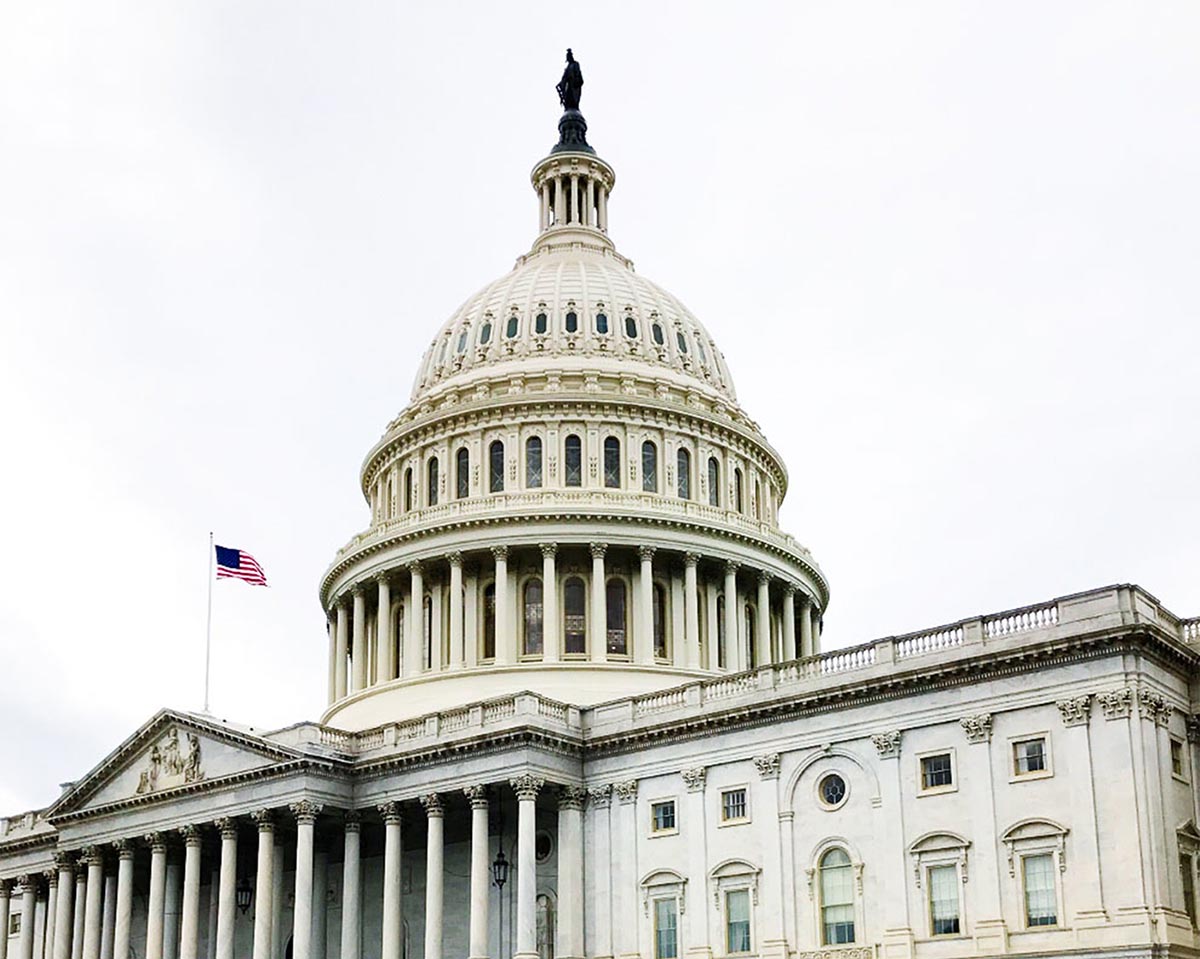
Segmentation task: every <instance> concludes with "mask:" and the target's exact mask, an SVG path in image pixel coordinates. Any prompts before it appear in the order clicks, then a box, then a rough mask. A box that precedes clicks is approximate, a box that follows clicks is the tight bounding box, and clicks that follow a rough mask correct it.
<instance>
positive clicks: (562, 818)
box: [554, 786, 587, 959]
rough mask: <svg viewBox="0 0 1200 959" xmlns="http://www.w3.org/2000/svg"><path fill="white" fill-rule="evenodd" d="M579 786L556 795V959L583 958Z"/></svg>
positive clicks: (580, 800)
mask: <svg viewBox="0 0 1200 959" xmlns="http://www.w3.org/2000/svg"><path fill="white" fill-rule="evenodd" d="M586 795H587V790H586V789H584V788H583V787H582V786H563V787H562V790H561V791H560V792H559V794H558V942H557V944H556V945H555V949H554V955H555V956H556V957H559V959H582V957H583V955H584V950H583V799H584V796H586Z"/></svg>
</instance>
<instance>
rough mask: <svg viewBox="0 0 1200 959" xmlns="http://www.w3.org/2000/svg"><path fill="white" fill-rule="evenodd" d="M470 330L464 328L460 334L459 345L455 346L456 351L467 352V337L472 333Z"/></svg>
mask: <svg viewBox="0 0 1200 959" xmlns="http://www.w3.org/2000/svg"><path fill="white" fill-rule="evenodd" d="M470 332H471V331H470V330H468V329H466V328H465V327H464V328H463V331H462V332H461V333H459V334H458V346H456V347H455V348H454V352H455V353H465V352H466V349H467V338H468V336H469V335H470Z"/></svg>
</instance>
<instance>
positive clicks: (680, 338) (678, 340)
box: [675, 330, 687, 356]
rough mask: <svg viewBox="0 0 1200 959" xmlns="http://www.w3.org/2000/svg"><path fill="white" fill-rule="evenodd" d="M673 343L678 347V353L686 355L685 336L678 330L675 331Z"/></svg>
mask: <svg viewBox="0 0 1200 959" xmlns="http://www.w3.org/2000/svg"><path fill="white" fill-rule="evenodd" d="M675 345H676V346H678V347H679V352H680V353H682V354H683V355H684V356H686V355H687V337H686V336H684V335H683V333H681V332H680V331H678V330H676V331H675Z"/></svg>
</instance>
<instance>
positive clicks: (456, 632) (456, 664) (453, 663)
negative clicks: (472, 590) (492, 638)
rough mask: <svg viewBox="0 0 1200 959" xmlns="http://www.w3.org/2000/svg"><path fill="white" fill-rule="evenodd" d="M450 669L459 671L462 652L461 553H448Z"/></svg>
mask: <svg viewBox="0 0 1200 959" xmlns="http://www.w3.org/2000/svg"><path fill="white" fill-rule="evenodd" d="M446 559H447V561H448V562H449V563H450V596H449V597H448V600H449V603H450V668H451V669H461V668H462V666H463V663H464V661H465V653H464V651H463V568H462V567H463V559H462V553H450V554H449V555H448V556H447V557H446Z"/></svg>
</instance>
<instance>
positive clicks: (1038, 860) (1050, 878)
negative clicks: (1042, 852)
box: [1021, 855, 1058, 926]
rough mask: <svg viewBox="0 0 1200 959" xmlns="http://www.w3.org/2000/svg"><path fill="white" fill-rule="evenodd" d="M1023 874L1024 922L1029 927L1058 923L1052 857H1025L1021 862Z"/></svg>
mask: <svg viewBox="0 0 1200 959" xmlns="http://www.w3.org/2000/svg"><path fill="white" fill-rule="evenodd" d="M1021 866H1022V869H1023V870H1024V874H1025V920H1026V924H1027V925H1030V926H1053V925H1056V924H1057V923H1058V898H1057V896H1056V895H1055V892H1054V857H1053V856H1048V855H1046V856H1026V857H1025V858H1024V859H1023V860H1022V861H1021Z"/></svg>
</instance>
